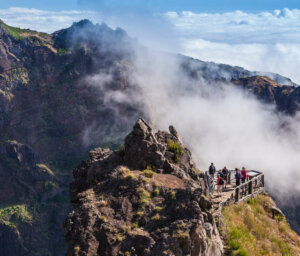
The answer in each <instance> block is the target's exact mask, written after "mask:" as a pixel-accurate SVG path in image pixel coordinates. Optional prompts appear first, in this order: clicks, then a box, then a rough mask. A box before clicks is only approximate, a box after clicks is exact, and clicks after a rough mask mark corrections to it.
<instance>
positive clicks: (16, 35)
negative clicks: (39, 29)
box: [1, 23, 36, 40]
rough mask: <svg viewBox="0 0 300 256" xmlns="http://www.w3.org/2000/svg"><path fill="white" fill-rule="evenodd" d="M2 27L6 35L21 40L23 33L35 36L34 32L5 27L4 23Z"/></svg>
mask: <svg viewBox="0 0 300 256" xmlns="http://www.w3.org/2000/svg"><path fill="white" fill-rule="evenodd" d="M1 25H3V27H5V29H6V30H7V33H8V34H10V35H11V36H13V37H14V38H16V39H18V40H21V39H23V38H24V37H23V36H22V34H23V33H29V34H36V32H34V31H32V30H29V29H21V28H16V27H11V26H8V25H6V24H5V23H2V24H1Z"/></svg>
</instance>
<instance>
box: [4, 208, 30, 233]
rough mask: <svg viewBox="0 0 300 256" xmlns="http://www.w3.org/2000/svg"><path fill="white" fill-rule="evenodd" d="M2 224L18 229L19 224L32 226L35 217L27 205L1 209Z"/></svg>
mask: <svg viewBox="0 0 300 256" xmlns="http://www.w3.org/2000/svg"><path fill="white" fill-rule="evenodd" d="M0 222H3V223H4V224H5V225H7V226H10V227H12V228H14V229H17V227H18V225H19V224H29V225H31V224H32V222H33V217H32V214H31V213H30V212H29V211H28V209H27V206H26V205H24V204H21V205H13V206H9V207H5V208H2V209H0Z"/></svg>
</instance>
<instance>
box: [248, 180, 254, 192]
mask: <svg viewBox="0 0 300 256" xmlns="http://www.w3.org/2000/svg"><path fill="white" fill-rule="evenodd" d="M248 194H249V195H252V194H253V183H252V181H250V182H249V190H248Z"/></svg>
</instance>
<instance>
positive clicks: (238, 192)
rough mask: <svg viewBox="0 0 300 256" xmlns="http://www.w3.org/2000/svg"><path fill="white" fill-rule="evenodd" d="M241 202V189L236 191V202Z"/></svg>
mask: <svg viewBox="0 0 300 256" xmlns="http://www.w3.org/2000/svg"><path fill="white" fill-rule="evenodd" d="M239 200H240V188H236V189H235V202H236V203H237V202H238V201H239Z"/></svg>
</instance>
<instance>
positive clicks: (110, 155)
mask: <svg viewBox="0 0 300 256" xmlns="http://www.w3.org/2000/svg"><path fill="white" fill-rule="evenodd" d="M170 131H171V133H168V132H162V131H158V132H156V133H154V131H153V129H152V128H151V127H150V125H149V124H148V123H147V122H146V121H145V120H144V119H139V120H138V121H137V122H136V124H135V125H134V127H133V130H132V132H131V133H130V134H129V135H128V136H127V137H126V139H125V146H124V148H122V149H120V150H119V151H115V152H112V151H111V150H109V149H102V148H98V149H95V150H93V151H91V152H90V159H89V160H88V161H84V162H82V163H81V164H80V166H78V167H77V168H76V169H75V170H74V172H73V175H74V178H75V181H74V182H73V183H72V184H71V186H70V195H71V200H72V204H73V207H74V211H73V212H72V213H71V214H69V216H68V218H67V219H66V221H65V224H64V230H65V237H66V241H67V245H68V249H67V255H96V254H97V255H153V256H154V255H192V256H196V255H197V256H198V255H216V256H218V255H222V251H223V246H222V241H221V239H220V236H219V232H218V229H217V227H216V224H215V221H214V218H213V216H212V214H211V213H210V208H211V202H210V200H209V199H207V198H206V196H205V194H206V182H205V180H204V177H203V174H202V173H201V172H200V171H199V170H197V169H196V168H195V165H194V163H193V161H192V158H191V153H190V151H189V150H188V149H187V148H184V147H183V145H182V143H181V142H180V140H179V138H178V133H177V132H176V130H175V128H174V127H173V126H170ZM175 135H176V136H175ZM175 156H176V157H175Z"/></svg>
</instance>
